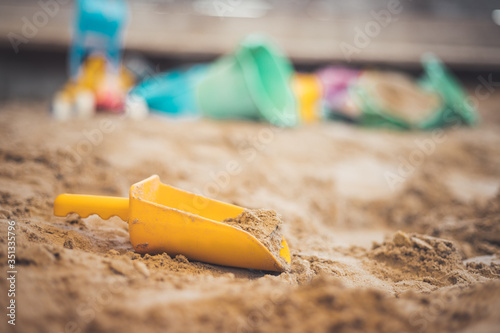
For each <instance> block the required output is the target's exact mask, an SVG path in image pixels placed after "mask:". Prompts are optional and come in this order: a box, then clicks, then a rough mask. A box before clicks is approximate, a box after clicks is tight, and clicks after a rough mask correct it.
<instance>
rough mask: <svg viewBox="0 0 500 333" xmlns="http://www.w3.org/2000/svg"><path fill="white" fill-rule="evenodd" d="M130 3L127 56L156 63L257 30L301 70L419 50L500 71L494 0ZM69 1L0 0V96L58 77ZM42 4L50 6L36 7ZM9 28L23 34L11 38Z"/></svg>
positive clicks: (207, 51) (409, 65) (405, 62)
mask: <svg viewBox="0 0 500 333" xmlns="http://www.w3.org/2000/svg"><path fill="white" fill-rule="evenodd" d="M128 4H129V7H130V17H129V20H128V26H127V28H126V29H125V36H124V51H125V56H127V55H130V54H134V53H135V54H141V56H143V57H145V58H146V59H148V60H149V61H150V62H151V63H152V64H153V65H154V67H155V71H158V72H160V71H164V70H168V69H171V68H174V67H176V66H179V65H184V64H191V63H196V62H205V61H211V60H213V59H215V58H216V57H217V56H219V55H221V54H224V53H228V52H231V51H232V50H233V49H234V47H235V45H236V44H237V42H238V41H239V40H241V38H242V37H244V36H245V35H248V34H249V33H251V32H255V31H259V32H265V33H267V34H268V35H270V36H272V38H273V39H274V40H275V41H276V43H277V45H279V46H280V47H281V48H282V49H283V50H284V51H285V53H286V54H287V55H288V56H289V58H290V59H291V61H292V62H293V64H294V66H295V67H296V68H298V69H300V70H306V71H307V70H315V69H317V68H319V67H321V66H325V65H329V64H342V65H352V66H359V67H365V68H366V67H370V66H376V67H378V68H381V67H383V68H392V69H398V70H404V71H408V72H414V73H418V72H419V70H420V68H421V65H420V57H421V55H422V54H423V53H425V52H428V51H431V52H434V53H435V54H436V55H437V56H438V57H440V58H441V59H442V60H443V61H444V62H445V63H446V64H447V65H448V66H449V67H450V69H452V70H453V71H454V72H455V73H456V74H457V75H458V76H459V78H460V79H461V80H462V81H467V80H475V79H476V78H477V77H478V76H479V75H481V74H482V73H492V72H493V73H495V72H499V71H500V38H499V37H500V3H499V2H498V1H492V0H475V1H468V0H413V1H410V0H401V1H385V0H354V1H319V0H295V1H285V0H246V1H245V0H231V1H230V0H221V1H214V0H189V1H178V0H148V1H146V0H133V1H128ZM73 7H74V2H73V1H68V0H65V1H64V0H60V1H55V0H53V1H51V0H41V1H37V0H25V1H16V0H1V1H0V100H3V101H5V100H8V99H21V98H29V99H50V98H51V97H52V96H53V94H54V93H55V92H56V91H57V90H58V89H59V88H60V87H61V86H62V85H63V84H64V82H65V81H66V79H67V76H68V73H67V51H68V47H69V45H70V44H71V38H72V31H73V30H72V24H71V22H72V16H73ZM41 11H45V13H48V15H40V14H39V13H40V12H41ZM46 18H47V19H46ZM36 20H38V21H36ZM27 21H29V22H31V23H33V22H35V23H37V26H35V29H32V30H34V31H31V30H29V28H27V27H26V24H27V23H26V22H27ZM23 29H24V30H23ZM26 32H28V33H26ZM14 34H15V35H16V36H21V37H22V38H21V39H17V40H15V39H13V37H12V36H14ZM13 44H15V45H13Z"/></svg>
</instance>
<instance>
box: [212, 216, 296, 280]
mask: <svg viewBox="0 0 500 333" xmlns="http://www.w3.org/2000/svg"><path fill="white" fill-rule="evenodd" d="M222 222H224V223H226V224H229V225H230V226H232V227H235V228H238V229H241V230H244V231H246V232H248V233H249V234H251V235H252V236H254V237H255V238H256V239H257V240H258V241H259V242H261V243H262V245H264V246H265V247H266V248H267V249H268V250H269V252H271V254H272V255H273V256H274V257H275V258H276V259H277V260H278V261H279V262H280V264H281V265H282V266H283V267H284V268H285V270H288V269H289V265H288V263H287V262H286V260H285V259H284V258H281V257H280V250H281V241H282V239H283V219H282V218H281V216H280V215H279V214H278V213H276V212H275V211H274V210H272V209H246V210H245V211H243V213H241V214H240V215H238V216H236V217H234V218H229V219H225V220H224V221H222Z"/></svg>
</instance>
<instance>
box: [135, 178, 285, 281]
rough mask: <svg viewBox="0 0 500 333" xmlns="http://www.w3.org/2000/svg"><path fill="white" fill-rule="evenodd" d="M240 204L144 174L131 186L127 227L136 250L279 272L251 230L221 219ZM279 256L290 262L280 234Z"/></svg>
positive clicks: (235, 212)
mask: <svg viewBox="0 0 500 333" xmlns="http://www.w3.org/2000/svg"><path fill="white" fill-rule="evenodd" d="M243 211H244V208H242V207H238V206H235V205H231V204H227V203H223V202H220V201H217V200H212V199H209V198H206V197H202V196H199V195H195V194H192V193H189V192H185V191H182V190H179V189H176V188H174V187H171V186H168V185H165V184H162V183H161V182H160V179H159V177H158V176H152V177H149V178H147V179H145V180H143V181H141V182H139V183H137V184H134V185H132V187H131V188H130V211H129V232H130V240H131V242H132V245H133V246H134V249H135V250H136V251H137V252H139V253H150V254H154V253H162V252H166V253H168V254H169V255H171V256H175V255H177V254H183V255H184V256H186V257H187V258H188V259H191V260H196V261H202V262H208V263H213V264H217V265H224V266H232V267H241V268H250V269H259V270H267V271H278V272H281V271H283V270H284V269H285V267H284V265H283V264H282V262H280V260H278V259H277V258H275V257H274V256H273V255H272V254H271V253H270V252H269V250H268V249H267V248H266V247H265V246H264V245H263V244H262V243H260V242H259V241H258V240H257V239H256V238H255V237H254V236H252V235H251V234H249V233H247V232H245V231H243V230H240V229H237V228H234V227H232V226H229V225H227V224H225V223H222V222H221V221H223V220H225V219H227V218H230V217H236V216H237V215H239V214H240V213H242V212H243ZM281 245H282V249H281V251H280V257H282V258H283V259H284V260H285V261H287V262H290V253H289V250H288V245H287V244H286V241H285V240H284V239H283V241H282V243H281Z"/></svg>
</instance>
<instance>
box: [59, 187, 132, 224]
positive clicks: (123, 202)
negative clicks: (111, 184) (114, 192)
mask: <svg viewBox="0 0 500 333" xmlns="http://www.w3.org/2000/svg"><path fill="white" fill-rule="evenodd" d="M69 213H76V214H78V215H80V216H81V217H88V216H89V215H92V214H97V215H99V216H100V217H101V218H103V219H105V220H106V219H109V218H110V217H111V216H115V215H116V216H118V217H119V218H121V219H122V220H124V221H127V220H128V198H116V197H105V196H98V195H80V194H61V195H59V196H58V197H57V198H56V200H54V215H56V216H66V215H68V214H69Z"/></svg>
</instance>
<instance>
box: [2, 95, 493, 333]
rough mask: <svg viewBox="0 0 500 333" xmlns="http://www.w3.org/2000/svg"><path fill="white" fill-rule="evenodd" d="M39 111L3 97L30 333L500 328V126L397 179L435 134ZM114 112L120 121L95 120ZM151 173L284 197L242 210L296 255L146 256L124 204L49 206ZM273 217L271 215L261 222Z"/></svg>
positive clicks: (461, 134) (20, 289)
mask: <svg viewBox="0 0 500 333" xmlns="http://www.w3.org/2000/svg"><path fill="white" fill-rule="evenodd" d="M492 100H493V99H492ZM496 105H498V102H496ZM45 110H46V109H45V108H44V106H40V105H39V104H37V105H35V104H32V105H26V104H9V105H5V106H3V107H2V112H0V129H1V131H0V245H1V246H0V269H2V270H4V271H6V270H7V269H6V262H7V260H6V255H7V254H6V242H7V240H6V239H7V225H8V221H12V220H13V221H15V222H16V233H17V248H16V250H17V252H16V255H17V259H18V260H17V262H16V265H17V269H18V280H17V285H16V287H17V289H16V302H18V304H19V307H18V309H17V310H18V313H17V314H18V317H17V320H18V321H17V323H18V324H17V325H16V328H17V329H18V331H20V332H27V333H30V332H129V331H141V330H147V331H151V332H165V331H166V330H167V331H169V332H170V331H171V332H201V331H203V332H211V331H217V332H238V331H239V332H267V331H272V332H276V331H280V332H281V331H286V332H304V331H313V332H317V331H320V332H321V331H324V332H326V331H338V332H352V331H359V332H367V331H371V332H424V331H436V332H437V331H439V332H457V331H458V332H460V331H462V332H473V331H491V332H496V331H498V327H500V320H499V318H498V313H499V312H500V304H499V299H500V282H499V278H500V264H499V258H498V255H499V252H498V251H499V250H498V249H499V248H500V242H499V240H498V235H499V230H498V226H499V223H498V214H499V212H500V211H499V210H498V207H499V204H498V203H499V202H500V201H499V198H500V197H499V194H498V192H499V186H500V169H499V168H498V165H500V135H499V133H500V131H498V125H496V124H495V123H491V122H485V124H484V125H483V127H481V128H480V129H455V130H450V131H447V132H445V140H444V141H443V142H440V143H437V142H435V143H434V144H435V146H434V149H433V151H432V153H429V154H427V153H426V154H425V156H424V158H423V160H422V163H421V164H419V165H417V166H414V170H410V169H408V168H406V169H405V171H406V173H405V174H404V179H403V180H404V181H403V182H402V183H401V184H400V187H397V188H391V187H390V186H389V185H388V184H387V182H386V179H385V177H384V174H385V173H386V172H388V171H390V172H396V173H397V172H398V168H401V165H400V164H401V160H402V159H406V160H408V158H409V156H410V155H411V154H412V152H414V151H415V150H418V149H420V148H419V144H416V143H415V142H420V141H422V140H428V139H429V138H430V136H429V135H430V134H429V133H420V134H417V133H396V132H384V131H377V132H376V131H368V130H364V129H357V128H353V127H348V126H343V125H338V124H318V125H312V127H302V128H296V129H293V130H287V129H276V128H269V127H267V126H266V125H264V124H255V123H234V122H232V123H225V122H213V121H197V122H174V121H166V120H165V121H164V120H159V119H155V118H150V119H145V120H141V121H130V120H127V119H119V118H116V117H115V118H112V117H107V116H97V117H95V118H92V119H88V120H81V121H80V120H79V121H76V120H75V121H70V122H68V123H64V124H59V123H56V122H53V121H52V120H50V118H48V116H47V114H46V112H45ZM109 119H114V120H115V121H116V122H115V123H114V127H113V130H112V131H107V132H103V131H101V132H99V129H100V128H101V126H100V125H101V122H102V121H103V120H109ZM427 146H428V145H427ZM229 162H231V164H229ZM228 165H237V166H239V168H237V170H238V172H232V173H229V171H228V169H227V166H228ZM231 170H233V169H231ZM152 174H158V175H159V176H160V177H161V178H162V180H164V181H165V182H167V183H168V184H171V185H172V186H176V187H179V188H183V189H186V190H188V191H191V192H196V193H200V194H204V195H206V196H210V197H213V198H214V199H218V200H221V201H224V202H230V203H233V204H236V205H240V206H244V207H249V208H261V207H269V208H271V209H272V210H273V211H277V212H279V213H280V215H281V216H282V221H283V222H282V223H281V222H280V221H281V220H280V216H278V215H277V214H274V212H271V211H260V210H253V209H252V210H250V212H252V213H251V214H250V215H249V212H246V213H245V214H243V215H242V216H241V219H242V220H244V221H247V222H249V223H247V224H248V225H250V226H251V227H252V226H253V228H254V230H253V233H255V234H258V235H259V236H258V237H262V241H263V242H266V241H270V240H272V239H274V240H275V242H273V241H271V243H272V244H273V243H274V244H275V245H276V244H278V240H281V236H278V234H279V233H281V232H282V233H283V234H284V236H285V238H286V240H287V242H288V244H289V246H290V251H291V255H292V265H291V268H290V270H289V271H287V272H283V273H281V274H277V273H272V274H271V273H269V272H262V271H255V270H245V269H237V268H230V267H222V266H216V265H211V264H207V263H200V262H194V261H189V260H187V259H186V258H185V257H183V256H176V257H172V256H169V255H168V254H158V255H140V254H137V253H134V251H133V248H132V246H131V244H130V240H129V234H128V224H127V223H126V222H124V221H122V220H120V219H119V218H117V217H113V218H111V219H109V220H102V219H101V218H99V217H97V216H90V217H88V218H79V217H78V216H75V215H69V216H67V217H65V218H59V217H54V216H53V214H52V203H53V200H54V198H55V197H56V196H57V195H58V194H60V193H64V192H69V193H88V194H98V195H113V196H122V197H126V196H127V195H128V189H129V186H130V185H131V184H133V183H135V182H137V181H140V180H142V179H144V178H146V177H148V176H150V175H152ZM205 189H209V190H210V191H209V192H206V191H205ZM259 214H260V215H259ZM255 216H256V217H257V218H256V219H255ZM262 219H270V220H271V221H274V222H273V223H275V224H273V223H271V224H270V225H267V224H265V225H266V228H265V230H259V227H262V226H263V225H262V224H261V222H259V224H258V226H257V225H256V224H255V223H257V222H256V221H258V220H262ZM232 223H233V224H234V225H236V222H235V221H233V222H232ZM252 223H253V224H252ZM276 225H277V226H278V227H276ZM255 228H257V229H255ZM251 229H252V228H250V229H248V230H250V231H252V230H251ZM397 230H402V231H401V232H397ZM260 232H262V234H259V233H260ZM386 235H389V238H387V239H386V240H385V241H384V236H386ZM266 237H268V239H267V240H266ZM437 237H439V238H437ZM373 242H375V246H372V243H373ZM272 244H270V246H272ZM277 250H278V248H277V247H276V246H275V248H274V251H277ZM2 290H6V280H5V279H1V280H0V291H2ZM5 300H6V298H5V297H0V305H1V306H2V307H3V306H6V305H5ZM21 305H22V306H21ZM0 327H2V328H3V326H0ZM0 331H2V332H3V331H4V330H2V329H0Z"/></svg>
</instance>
